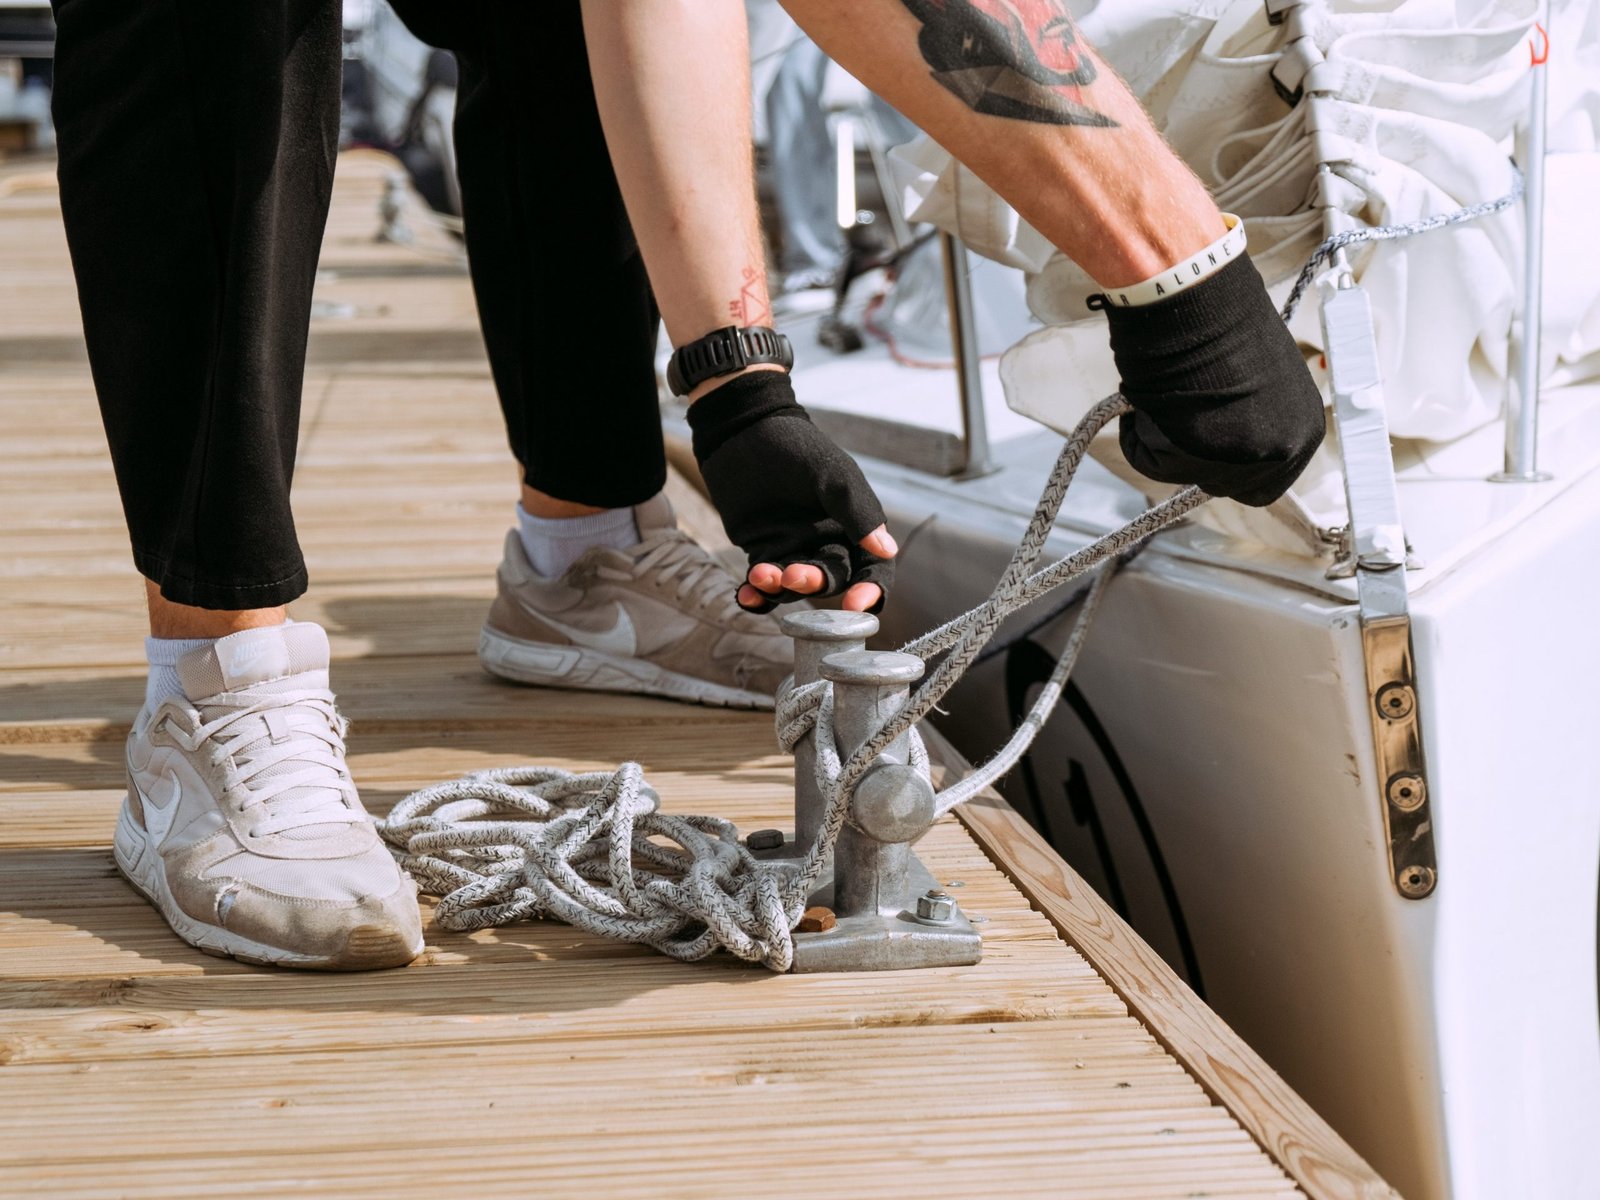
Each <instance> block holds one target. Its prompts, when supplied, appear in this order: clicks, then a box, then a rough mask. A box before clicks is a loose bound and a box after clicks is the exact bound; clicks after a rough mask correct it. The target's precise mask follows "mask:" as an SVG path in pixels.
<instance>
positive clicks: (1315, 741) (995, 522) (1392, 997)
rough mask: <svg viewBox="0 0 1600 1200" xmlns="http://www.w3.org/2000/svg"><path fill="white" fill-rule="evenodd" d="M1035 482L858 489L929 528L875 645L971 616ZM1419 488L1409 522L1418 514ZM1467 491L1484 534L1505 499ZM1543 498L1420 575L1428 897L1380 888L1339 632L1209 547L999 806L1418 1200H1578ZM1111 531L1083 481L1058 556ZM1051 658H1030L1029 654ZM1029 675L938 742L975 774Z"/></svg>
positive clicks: (1353, 633) (1110, 632) (1581, 994)
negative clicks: (1487, 514)
mask: <svg viewBox="0 0 1600 1200" xmlns="http://www.w3.org/2000/svg"><path fill="white" fill-rule="evenodd" d="M1040 453H1041V451H1039V450H1033V451H1029V452H1028V453H1027V454H1024V455H1022V456H1021V457H1023V458H1028V459H1029V462H1028V464H1027V465H1026V466H1023V467H1019V466H1015V465H1014V466H1013V467H1012V468H1010V473H1011V474H1012V475H1014V476H1016V478H1014V479H1011V480H1009V481H1008V480H1006V479H1005V478H1004V477H1000V478H998V479H996V478H992V479H990V480H980V481H974V482H968V483H959V482H954V481H948V482H946V481H936V480H932V479H930V478H929V477H928V476H926V475H917V474H916V473H914V472H909V471H906V470H903V469H900V468H895V467H890V466H886V465H879V466H876V467H873V468H871V470H870V473H871V474H872V475H873V478H874V483H875V485H877V486H878V488H879V490H880V494H882V495H883V497H884V499H885V502H886V505H887V507H888V508H889V510H890V513H891V524H892V526H893V527H894V528H896V529H897V530H911V529H912V528H913V527H915V526H917V525H918V524H919V523H921V524H922V528H921V529H920V530H918V531H917V532H916V533H915V534H913V535H911V536H910V537H908V538H907V539H906V540H907V541H908V542H909V548H908V549H907V550H906V552H905V554H904V555H903V558H902V563H903V566H902V573H901V582H900V584H899V586H898V588H897V591H896V595H895V601H894V603H893V604H892V605H891V606H890V609H889V611H888V613H887V614H886V620H887V623H888V624H887V632H888V634H889V636H890V637H892V638H899V637H901V636H906V637H909V636H910V635H912V634H914V633H916V632H918V631H920V630H922V629H925V628H927V627H929V626H930V625H932V624H934V623H936V622H937V621H940V620H942V619H944V618H946V617H948V616H950V615H951V614H953V613H954V612H957V611H960V610H961V609H963V608H965V607H967V606H969V605H971V604H974V603H976V602H978V601H979V600H981V599H982V598H983V597H984V596H985V595H986V594H987V592H988V589H989V587H990V585H991V583H992V581H993V580H994V578H995V577H996V575H997V574H998V573H999V571H1000V569H1001V567H1002V566H1003V564H1004V562H1005V560H1006V559H1007V558H1008V557H1009V555H1010V552H1011V550H1012V549H1013V547H1014V546H1015V544H1016V540H1017V538H1018V537H1019V536H1020V534H1021V532H1022V528H1023V526H1024V524H1025V522H1026V517H1027V512H1026V510H1025V509H1026V505H1027V504H1028V503H1029V501H1027V500H1023V499H1021V497H1022V496H1023V495H1024V494H1025V493H1026V492H1027V491H1028V490H1029V489H1030V488H1032V487H1035V486H1037V484H1038V483H1039V482H1041V481H1042V478H1043V474H1042V471H1041V470H1038V469H1037V468H1038V465H1039V464H1040V463H1042V462H1045V461H1047V459H1046V458H1041V457H1040ZM1043 453H1048V446H1046V447H1045V448H1044V450H1043ZM1030 456H1031V457H1030ZM1012 457H1013V459H1015V458H1016V457H1017V456H1016V455H1013V456H1012ZM1480 478H1481V477H1480ZM1416 486H1418V485H1403V488H1402V491H1403V493H1404V496H1403V501H1404V502H1406V503H1408V504H1410V505H1411V507H1412V508H1414V509H1416V510H1418V511H1420V510H1421V509H1422V508H1423V507H1425V504H1426V501H1425V500H1422V499H1418V496H1419V495H1420V493H1418V492H1417V491H1416ZM1421 486H1426V485H1425V484H1424V485H1421ZM1463 486H1468V485H1467V484H1463ZM1470 487H1471V488H1472V490H1473V497H1474V499H1475V500H1476V501H1477V502H1479V503H1482V504H1486V505H1487V506H1488V507H1489V508H1491V509H1492V508H1494V507H1495V506H1496V504H1497V503H1499V501H1498V500H1497V499H1496V497H1497V496H1499V497H1507V498H1509V497H1510V495H1511V491H1510V490H1502V491H1499V492H1496V490H1495V488H1496V485H1490V484H1487V483H1482V484H1479V483H1476V482H1471V483H1470ZM1530 494H1531V493H1526V492H1523V493H1520V495H1523V496H1526V495H1530ZM1546 495H1547V497H1548V502H1546V503H1543V504H1542V506H1534V507H1532V508H1531V511H1529V506H1527V505H1524V506H1523V509H1522V510H1519V515H1518V519H1517V520H1516V521H1515V523H1514V524H1513V525H1512V527H1510V528H1509V529H1500V530H1499V531H1498V532H1497V535H1496V536H1494V537H1493V538H1492V540H1488V541H1485V542H1483V543H1481V544H1480V545H1478V546H1476V547H1475V548H1473V547H1468V548H1465V549H1464V548H1462V546H1461V545H1459V544H1457V545H1455V546H1453V547H1452V550H1451V553H1449V554H1445V555H1441V562H1447V563H1448V565H1446V566H1443V567H1441V568H1440V569H1439V570H1437V571H1434V572H1432V573H1431V574H1430V572H1429V571H1427V570H1423V571H1419V572H1414V573H1413V574H1414V577H1415V579H1416V580H1417V581H1418V582H1417V583H1415V584H1414V591H1413V595H1412V597H1411V607H1412V615H1413V640H1414V645H1415V651H1416V660H1417V672H1418V683H1419V695H1420V703H1421V706H1422V720H1423V730H1424V739H1425V747H1426V754H1427V760H1428V772H1429V778H1428V784H1429V788H1430V797H1431V801H1432V804H1433V808H1434V814H1435V822H1436V837H1437V849H1438V860H1439V885H1438V888H1437V889H1436V890H1435V892H1434V893H1433V895H1432V896H1430V897H1429V898H1427V899H1426V900H1421V901H1413V900H1407V899H1404V898H1402V897H1401V895H1400V894H1399V893H1398V891H1397V890H1396V888H1395V886H1394V884H1393V883H1392V881H1391V876H1390V867H1389V857H1388V853H1387V839H1386V833H1385V829H1384V822H1383V813H1382V808H1381V802H1380V798H1379V793H1378V789H1377V786H1376V784H1375V776H1376V769H1375V765H1374V754H1373V745H1372V727H1371V724H1370V721H1369V719H1368V713H1367V703H1368V700H1367V684H1366V678H1365V674H1364V666H1363V659H1362V650H1361V636H1360V627H1359V620H1358V614H1357V610H1356V607H1355V605H1354V603H1353V602H1352V601H1351V600H1350V599H1348V598H1347V597H1345V596H1341V595H1338V594H1337V592H1338V588H1337V587H1335V586H1332V585H1330V586H1329V587H1328V588H1323V587H1318V586H1312V585H1310V584H1308V583H1307V582H1305V580H1304V579H1303V578H1298V579H1297V578H1295V577H1294V572H1292V571H1283V570H1278V569H1277V567H1276V565H1275V564H1274V563H1273V562H1271V561H1268V562H1266V563H1265V568H1264V567H1263V563H1262V562H1259V561H1252V560H1251V559H1250V558H1249V556H1248V555H1246V556H1243V557H1241V556H1240V555H1238V554H1235V553H1230V549H1231V548H1230V547H1229V545H1228V544H1227V539H1225V538H1220V537H1219V536H1218V535H1215V534H1207V533H1205V532H1204V531H1199V530H1191V531H1188V532H1186V533H1179V534H1177V535H1174V536H1173V537H1171V538H1168V539H1164V540H1163V543H1162V544H1160V545H1158V546H1157V547H1156V548H1153V549H1152V550H1150V551H1148V552H1147V553H1145V554H1144V555H1143V556H1142V557H1141V558H1140V559H1139V560H1138V561H1137V563H1136V564H1134V566H1132V567H1131V568H1129V569H1128V570H1126V571H1124V573H1123V575H1122V577H1121V578H1120V579H1118V580H1117V581H1116V582H1115V583H1114V584H1113V585H1112V590H1111V591H1110V593H1109V594H1108V597H1107V601H1106V603H1105V605H1104V606H1103V608H1102V610H1101V614H1100V616H1099V617H1098V619H1097V621H1096V623H1095V626H1094V629H1093V632H1092V633H1091V635H1090V637H1089V640H1088V644H1087V648H1086V650H1085V652H1084V654H1083V658H1082V660H1081V664H1080V666H1079V667H1078V669H1077V672H1076V675H1075V681H1076V685H1077V691H1078V695H1076V696H1075V697H1073V698H1072V702H1073V704H1074V705H1076V707H1077V709H1078V711H1077V712H1076V713H1074V712H1071V711H1065V710H1064V711H1063V712H1062V713H1060V714H1058V715H1057V717H1056V718H1055V719H1054V721H1053V723H1052V725H1051V726H1050V727H1049V728H1048V729H1047V731H1046V733H1045V734H1044V736H1043V737H1042V738H1041V739H1040V743H1039V744H1038V745H1036V747H1035V750H1034V752H1033V754H1032V756H1031V761H1030V763H1029V765H1028V769H1027V770H1020V769H1019V771H1017V772H1014V773H1013V776H1012V777H1011V778H1010V780H1008V782H1007V792H1008V795H1010V796H1011V797H1012V799H1013V801H1014V803H1016V804H1017V805H1018V806H1019V807H1021V808H1022V809H1023V810H1024V811H1025V812H1029V813H1030V815H1037V812H1038V810H1039V808H1041V807H1042V809H1043V811H1044V817H1045V820H1046V822H1047V823H1048V825H1049V827H1050V834H1051V836H1052V837H1053V839H1054V840H1055V841H1056V843H1057V845H1058V846H1059V847H1060V848H1061V849H1062V851H1063V852H1064V854H1065V856H1066V857H1067V858H1068V859H1069V861H1071V862H1072V863H1073V864H1074V866H1076V867H1077V868H1078V869H1079V870H1080V871H1081V872H1083V873H1084V874H1085V875H1086V876H1087V877H1088V878H1089V879H1091V880H1092V881H1094V882H1096V884H1097V886H1099V887H1100V888H1101V890H1102V892H1103V893H1104V894H1107V895H1108V897H1114V896H1115V895H1116V894H1120V897H1121V899H1122V900H1123V903H1124V906H1125V907H1126V909H1127V912H1128V915H1129V916H1130V918H1131V920H1132V921H1133V923H1134V925H1135V926H1136V927H1137V928H1138V929H1139V931H1140V932H1141V933H1142V934H1143V935H1144V936H1145V937H1146V938H1147V939H1148V940H1149V941H1151V942H1152V944H1154V945H1155V946H1156V947H1157V948H1158V949H1160V950H1161V951H1162V952H1163V954H1164V955H1165V956H1166V957H1167V958H1168V960H1169V961H1170V962H1172V963H1173V965H1174V966H1175V967H1177V968H1178V969H1179V970H1185V969H1188V970H1190V971H1191V972H1194V971H1197V980H1196V981H1197V982H1198V983H1199V984H1200V986H1201V987H1202V989H1203V991H1204V994H1205V996H1206V998H1207V1000H1208V1001H1209V1002H1210V1003H1211V1004H1212V1005H1213V1006H1214V1007H1215V1008H1216V1010H1217V1011H1218V1012H1219V1013H1220V1014H1221V1015H1222V1016H1223V1017H1224V1018H1225V1019H1226V1020H1227V1021H1228V1022H1229V1023H1230V1024H1232V1025H1233V1026H1234V1027H1235V1028H1236V1029H1238V1030H1239V1031H1240V1033H1241V1034H1243V1035H1244V1036H1245V1037H1246V1038H1247V1039H1248V1040H1249V1041H1250V1042H1251V1044H1252V1045H1253V1046H1255V1047H1256V1049H1258V1050H1259V1051H1260V1052H1261V1053H1262V1054H1263V1055H1264V1056H1265V1057H1266V1058H1267V1060H1268V1061H1269V1062H1271V1063H1272V1064H1273V1065H1274V1066H1275V1067H1276V1068H1277V1069H1278V1070H1279V1071H1280V1072H1281V1073H1282V1074H1283V1075H1284V1077H1285V1078H1286V1079H1287V1080H1288V1082H1289V1083H1290V1084H1291V1086H1293V1087H1294V1088H1296V1090H1298V1091H1300V1092H1301V1094H1303V1095H1304V1096H1305V1097H1306V1098H1307V1099H1308V1100H1309V1101H1310V1102H1311V1104H1312V1105H1313V1106H1314V1107H1315V1108H1316V1109H1317V1110H1318V1111H1319V1112H1320V1113H1321V1114H1322V1115H1324V1116H1325V1117H1326V1118H1327V1119H1328V1120H1329V1121H1330V1122H1331V1123H1332V1124H1333V1125H1334V1126H1335V1127H1336V1128H1337V1129H1338V1130H1339V1131H1340V1132H1341V1133H1342V1134H1343V1135H1344V1136H1346V1137H1347V1138H1349V1139H1350V1141H1351V1142H1352V1144H1353V1145H1354V1146H1355V1147H1356V1148H1357V1149H1358V1150H1359V1151H1360V1152H1361V1153H1363V1154H1364V1155H1366V1156H1367V1157H1368V1159H1369V1160H1370V1161H1371V1162H1372V1163H1373V1165H1374V1166H1375V1167H1376V1168H1377V1169H1378V1170H1379V1171H1380V1172H1381V1173H1382V1174H1383V1175H1385V1176H1386V1177H1387V1178H1388V1179H1390V1180H1391V1181H1392V1182H1393V1183H1394V1184H1395V1185H1396V1186H1397V1187H1398V1188H1399V1189H1400V1190H1401V1192H1402V1193H1403V1194H1404V1195H1406V1196H1407V1197H1409V1198H1410V1200H1446V1198H1449V1200H1505V1198H1507V1197H1522V1196H1527V1197H1546V1196H1548V1197H1580V1196H1581V1197H1589V1196H1600V1159H1596V1157H1595V1156H1594V1154H1593V1149H1592V1148H1593V1144H1594V1142H1595V1140H1596V1138H1597V1137H1600V1002H1597V993H1596V905H1597V882H1600V756H1597V754H1596V750H1595V746H1594V741H1595V738H1596V732H1595V731H1596V730H1597V729H1600V700H1597V699H1596V692H1595V678H1594V677H1595V674H1596V670H1597V667H1600V624H1597V623H1596V622H1595V620H1594V619H1593V617H1592V609H1593V607H1594V603H1595V597H1596V596H1597V595H1600V474H1597V473H1590V474H1588V475H1587V476H1586V477H1582V478H1579V479H1574V478H1573V476H1571V475H1569V476H1568V477H1567V481H1566V483H1564V484H1563V485H1561V486H1560V487H1559V488H1556V489H1553V490H1552V491H1550V492H1549V493H1547V494H1546ZM1485 497H1487V498H1485ZM1127 504H1128V500H1127V497H1126V495H1125V490H1124V489H1121V487H1120V485H1117V484H1115V483H1113V482H1111V481H1110V480H1109V479H1108V478H1106V477H1105V476H1104V475H1100V474H1096V473H1094V472H1092V471H1086V473H1085V480H1084V483H1083V485H1082V490H1081V491H1080V492H1079V493H1078V494H1077V495H1075V497H1074V498H1073V500H1072V501H1070V502H1069V508H1068V516H1067V518H1066V519H1065V520H1064V522H1063V525H1064V526H1067V525H1069V524H1070V525H1071V526H1075V528H1071V527H1063V528H1058V530H1057V532H1056V533H1055V535H1053V541H1052V543H1051V547H1050V552H1051V553H1052V554H1064V553H1066V552H1069V551H1070V550H1072V549H1075V548H1077V547H1078V546H1080V545H1082V544H1083V543H1084V542H1085V541H1087V540H1088V537H1089V536H1090V535H1091V534H1093V533H1095V532H1099V531H1102V530H1103V529H1104V528H1106V527H1108V526H1109V524H1110V523H1111V521H1112V519H1114V517H1115V515H1116V514H1117V513H1119V512H1126V511H1127ZM1422 524H1423V525H1426V522H1422ZM1449 524H1450V521H1449V520H1444V521H1443V525H1444V526H1449ZM1322 565H1323V566H1325V565H1326V564H1322ZM1267 568H1270V569H1267ZM1302 574H1303V573H1302ZM1314 578H1320V567H1319V568H1318V574H1317V575H1316V576H1315V577H1314ZM1065 629H1066V621H1065V620H1061V619H1058V620H1056V621H1055V622H1053V623H1052V624H1051V625H1049V626H1048V627H1046V628H1045V629H1044V630H1042V631H1041V632H1039V633H1037V634H1035V635H1034V636H1033V638H1032V641H1033V642H1035V643H1037V646H1038V647H1043V648H1044V649H1046V650H1048V651H1050V652H1051V653H1052V654H1053V653H1054V652H1055V651H1057V650H1059V648H1060V646H1061V643H1062V641H1063V639H1064V637H1065ZM1041 658H1042V655H1041V654H1040V652H1039V650H1038V649H1037V648H1035V649H1030V648H1029V647H1028V646H1027V645H1026V644H1021V643H1019V644H1018V646H1016V647H1013V649H1012V650H1010V651H1009V652H1007V653H1005V654H1002V655H1000V656H998V657H997V658H995V659H994V660H991V661H990V662H988V663H986V664H985V665H983V666H982V667H980V668H978V669H976V670H974V671H973V672H972V674H971V676H970V677H969V679H968V680H967V681H965V682H964V683H963V684H962V686H961V688H960V689H959V690H958V691H957V692H955V693H953V694H952V697H951V699H950V701H949V702H948V703H947V705H946V707H948V709H949V710H950V716H949V718H948V719H947V720H945V721H943V722H941V728H943V729H944V730H945V731H946V732H947V733H949V734H950V735H951V736H952V737H953V739H954V740H955V741H956V742H957V744H958V745H959V746H960V748H961V749H962V750H963V751H964V752H965V753H967V754H968V756H969V757H976V758H981V757H983V756H984V755H986V754H987V753H988V752H989V751H990V750H992V749H993V748H995V747H997V746H998V745H999V743H1000V741H1001V740H1002V735H1003V734H1004V733H1005V732H1006V731H1007V730H1008V729H1009V727H1010V725H1011V723H1012V720H1013V718H1014V713H1013V710H1014V709H1015V708H1016V706H1017V704H1018V703H1019V702H1020V698H1021V697H1020V694H1019V693H1020V692H1021V690H1022V689H1023V687H1024V685H1025V683H1026V681H1027V680H1028V679H1030V678H1032V677H1034V676H1036V675H1037V673H1038V671H1039V660H1040V659H1041ZM1008 671H1009V674H1010V681H1009V691H1010V695H1009V696H1008V680H1007V674H1008ZM1086 721H1087V723H1086ZM1095 724H1098V726H1099V727H1100V729H1099V731H1098V736H1096V732H1095V731H1094V730H1093V729H1092V726H1094V725H1095ZM1074 808H1076V816H1075V815H1074ZM1141 808H1142V811H1143V812H1144V813H1145V814H1146V816H1147V818H1148V829H1147V830H1146V831H1145V832H1143V833H1142V832H1141V830H1140V828H1139V823H1138V820H1137V819H1136V813H1137V811H1138V810H1139V809H1141ZM1163 864H1164V867H1165V870H1166V872H1167V873H1168V875H1169V876H1170V886H1168V887H1166V888H1165V889H1164V887H1163V879H1162V873H1161V868H1162V865H1163ZM1185 931H1186V933H1185ZM1186 943H1187V945H1186Z"/></svg>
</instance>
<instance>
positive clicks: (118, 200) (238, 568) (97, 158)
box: [54, 0, 341, 609]
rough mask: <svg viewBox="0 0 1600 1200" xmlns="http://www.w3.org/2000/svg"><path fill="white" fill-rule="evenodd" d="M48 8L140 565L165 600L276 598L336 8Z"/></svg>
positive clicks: (88, 331)
mask: <svg viewBox="0 0 1600 1200" xmlns="http://www.w3.org/2000/svg"><path fill="white" fill-rule="evenodd" d="M55 9H56V21H57V30H58V33H57V42H56V86H55V97H54V109H55V113H54V115H55V121H56V129H57V139H58V145H59V166H58V173H59V177H60V183H61V203H62V214H63V216H64V218H65V221H66V229H67V240H68V244H69V246H70V248H71V252H72V261H73V269H74V272H75V273H76V275H77V280H78V296H79V303H80V305H81V307H82V310H83V323H84V333H85V337H86V338H87V341H88V348H89V360H90V366H91V369H92V371H93V373H94V380H95V388H96V391H97V393H98V395H99V399H100V407H101V412H102V414H103V417H104V420H105V427H106V435H107V439H108V441H109V442H110V446H111V455H112V460H113V463H114V465H115V468H116V473H117V483H118V486H119V488H120V490H121V493H122V502H123V508H124V511H125V512H126V514H127V520H128V529H129V533H130V535H131V538H132V541H133V551H134V561H135V563H136V565H137V566H138V568H139V570H140V571H141V572H142V573H143V574H144V575H145V576H146V577H148V578H150V579H152V580H154V581H155V582H156V583H158V584H159V585H160V587H161V591H162V594H163V595H164V596H166V597H167V598H168V599H170V600H174V601H177V602H179V603H184V604H194V605H199V606H201V607H206V608H229V609H237V608H255V607H268V606H271V605H276V604H282V603H286V602H287V601H289V600H291V599H293V598H294V597H296V596H298V595H300V594H301V593H302V592H303V591H304V590H305V586H306V571H305V563H304V560H303V558H302V557H301V554H300V548H299V545H298V542H297V540H296V537H295V530H294V521H293V518H292V516H291V514H290V509H289V483H290V478H291V475H292V473H293V470H294V452H295V441H296V436H297V432H298V424H299V411H300V390H301V383H302V376H303V374H304V366H305V350H306V336H307V325H308V322H309V319H310V306H311V288H312V283H313V279H314V277H315V273H316V264H317V254H318V250H319V248H320V245H321V241H322V231H323V226H324V224H325V221H326V218H327V210H328V198H329V194H330V191H331V187H332V181H333V166H334V157H335V155H336V153H337V149H338V122H339V75H340V26H341V10H340V4H339V0H249V2H248V3H246V2H243V0H135V2H132V3H130V2H129V0H56V4H55Z"/></svg>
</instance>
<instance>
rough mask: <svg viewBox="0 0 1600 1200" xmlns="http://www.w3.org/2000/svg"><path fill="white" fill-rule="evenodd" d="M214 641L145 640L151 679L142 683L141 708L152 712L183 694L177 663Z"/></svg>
mask: <svg viewBox="0 0 1600 1200" xmlns="http://www.w3.org/2000/svg"><path fill="white" fill-rule="evenodd" d="M216 640H217V639H216V638H153V637H147V638H145V640H144V656H145V660H146V661H147V662H149V664H150V677H149V678H148V679H147V680H145V685H144V706H145V708H147V709H153V708H155V706H156V705H158V704H160V703H161V702H162V701H163V700H166V699H167V698H169V697H171V696H181V695H183V694H184V693H183V683H182V681H180V680H179V679H178V660H179V659H180V658H182V657H183V656H184V655H185V654H187V653H189V651H191V650H198V649H200V648H201V647H202V646H210V645H212V644H214V643H215V642H216Z"/></svg>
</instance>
